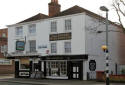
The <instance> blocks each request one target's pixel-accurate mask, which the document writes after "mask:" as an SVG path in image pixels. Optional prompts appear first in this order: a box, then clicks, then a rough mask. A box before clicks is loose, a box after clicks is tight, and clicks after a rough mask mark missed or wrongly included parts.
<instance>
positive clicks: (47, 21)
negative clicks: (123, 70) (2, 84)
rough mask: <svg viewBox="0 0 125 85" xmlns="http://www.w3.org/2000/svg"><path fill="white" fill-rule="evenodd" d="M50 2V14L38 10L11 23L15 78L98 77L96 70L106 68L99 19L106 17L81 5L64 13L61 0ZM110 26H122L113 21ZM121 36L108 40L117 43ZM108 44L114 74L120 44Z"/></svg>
mask: <svg viewBox="0 0 125 85" xmlns="http://www.w3.org/2000/svg"><path fill="white" fill-rule="evenodd" d="M48 5H49V14H48V15H49V16H48V15H44V14H41V13H39V14H37V15H35V16H32V17H30V18H28V19H26V20H24V21H21V22H19V23H17V24H13V25H8V58H9V59H15V77H16V78H29V77H31V78H35V77H42V78H50V79H80V80H87V76H88V74H89V77H90V78H93V79H94V78H96V71H105V57H104V53H103V51H102V50H101V46H102V45H104V44H105V33H104V32H103V31H105V23H103V22H100V19H101V20H104V18H103V17H100V16H99V15H97V14H95V13H93V12H90V11H88V10H86V9H84V8H81V7H79V6H73V7H71V8H69V9H67V10H65V11H62V12H61V11H60V9H61V5H59V3H58V0H51V2H50V3H49V4H48ZM109 28H110V30H118V28H119V26H118V25H116V24H114V23H112V22H110V24H109ZM112 35H113V36H112ZM118 35H119V33H110V34H109V39H111V40H114V41H115V42H118V41H117V39H118V37H117V36H118ZM109 44H110V45H109V46H110V47H109V48H110V50H111V54H110V58H111V62H110V73H113V74H115V73H116V69H117V68H116V66H115V65H116V64H118V59H117V57H118V56H119V53H118V51H117V48H116V47H118V46H119V44H117V43H114V42H110V43H109ZM114 45H115V46H114Z"/></svg>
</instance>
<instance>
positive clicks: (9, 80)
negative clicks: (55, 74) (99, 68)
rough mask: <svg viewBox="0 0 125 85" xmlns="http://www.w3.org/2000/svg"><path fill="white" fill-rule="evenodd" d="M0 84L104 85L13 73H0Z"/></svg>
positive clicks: (113, 84)
mask: <svg viewBox="0 0 125 85" xmlns="http://www.w3.org/2000/svg"><path fill="white" fill-rule="evenodd" d="M0 85H105V83H104V82H96V81H83V80H51V79H25V78H14V76H13V75H0ZM110 85H125V83H111V84H110Z"/></svg>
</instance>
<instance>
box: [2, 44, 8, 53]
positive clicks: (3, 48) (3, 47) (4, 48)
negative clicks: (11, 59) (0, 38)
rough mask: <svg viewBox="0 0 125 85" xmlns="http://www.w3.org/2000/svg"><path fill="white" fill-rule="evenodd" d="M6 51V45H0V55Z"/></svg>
mask: <svg viewBox="0 0 125 85" xmlns="http://www.w3.org/2000/svg"><path fill="white" fill-rule="evenodd" d="M7 50H8V47H7V45H2V46H0V51H1V53H4V52H7Z"/></svg>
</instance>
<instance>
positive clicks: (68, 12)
mask: <svg viewBox="0 0 125 85" xmlns="http://www.w3.org/2000/svg"><path fill="white" fill-rule="evenodd" d="M82 12H85V13H86V14H87V15H89V16H92V17H95V18H97V19H99V20H104V19H105V18H104V17H102V16H100V15H98V14H96V13H93V12H91V11H89V10H87V9H84V8H82V7H80V6H77V5H75V6H73V7H71V8H69V9H67V10H64V11H62V12H60V13H58V14H57V15H55V16H52V17H50V16H48V15H44V14H41V13H39V14H37V15H35V16H33V17H30V18H28V19H26V20H24V21H21V22H19V23H23V22H30V21H35V20H40V19H47V18H53V17H59V16H66V15H72V14H77V13H82ZM109 22H110V23H111V24H114V25H116V26H119V25H117V24H115V23H114V22H111V21H109Z"/></svg>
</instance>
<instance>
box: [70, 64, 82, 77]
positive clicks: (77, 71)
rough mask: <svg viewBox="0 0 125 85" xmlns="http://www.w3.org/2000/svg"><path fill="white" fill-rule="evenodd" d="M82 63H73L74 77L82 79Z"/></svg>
mask: <svg viewBox="0 0 125 85" xmlns="http://www.w3.org/2000/svg"><path fill="white" fill-rule="evenodd" d="M82 72H83V70H82V64H81V63H79V62H76V63H72V79H82Z"/></svg>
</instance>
